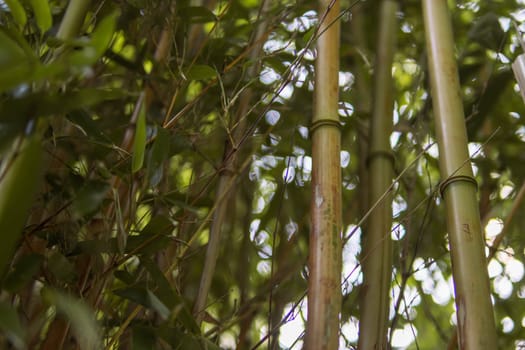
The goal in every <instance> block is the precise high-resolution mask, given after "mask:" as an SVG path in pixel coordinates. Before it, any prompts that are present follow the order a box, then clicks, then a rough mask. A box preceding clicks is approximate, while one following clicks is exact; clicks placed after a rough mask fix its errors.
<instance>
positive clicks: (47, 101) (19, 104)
mask: <svg viewBox="0 0 525 350" xmlns="http://www.w3.org/2000/svg"><path fill="white" fill-rule="evenodd" d="M123 95H124V92H123V91H121V90H102V89H82V90H77V91H69V92H66V93H63V94H61V93H49V92H38V93H33V94H31V95H28V96H24V97H22V98H16V99H6V100H4V101H1V102H0V110H1V111H3V113H2V114H1V115H0V121H2V120H5V119H9V118H13V116H35V115H38V116H39V117H44V116H48V115H56V114H62V113H68V112H70V111H73V110H76V109H80V108H83V107H89V106H92V105H95V104H97V103H99V102H102V101H106V100H112V99H118V98H120V97H122V96H123ZM19 119H20V118H19Z"/></svg>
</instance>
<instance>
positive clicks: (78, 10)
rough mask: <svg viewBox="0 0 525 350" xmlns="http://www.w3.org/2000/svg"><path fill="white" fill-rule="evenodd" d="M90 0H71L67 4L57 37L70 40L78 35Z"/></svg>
mask: <svg viewBox="0 0 525 350" xmlns="http://www.w3.org/2000/svg"><path fill="white" fill-rule="evenodd" d="M90 3H91V0H71V1H70V2H69V4H68V5H67V9H66V13H65V14H64V18H63V19H62V22H61V23H60V27H59V28H58V32H57V38H59V39H62V40H71V39H73V38H74V37H75V36H77V35H78V33H79V32H80V29H81V28H82V25H83V24H84V19H85V18H86V13H87V11H88V8H89V5H90Z"/></svg>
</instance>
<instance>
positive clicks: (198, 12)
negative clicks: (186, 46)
mask: <svg viewBox="0 0 525 350" xmlns="http://www.w3.org/2000/svg"><path fill="white" fill-rule="evenodd" d="M179 16H180V17H181V18H182V19H183V20H187V21H189V22H190V23H207V22H215V21H217V16H215V14H214V13H213V12H211V11H210V10H209V9H208V8H207V7H204V6H187V7H182V8H181V9H180V10H179Z"/></svg>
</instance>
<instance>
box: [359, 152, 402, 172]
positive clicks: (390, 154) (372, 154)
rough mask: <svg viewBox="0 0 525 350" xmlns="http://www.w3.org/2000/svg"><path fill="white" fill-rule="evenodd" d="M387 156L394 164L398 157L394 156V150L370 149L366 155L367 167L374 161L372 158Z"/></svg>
mask: <svg viewBox="0 0 525 350" xmlns="http://www.w3.org/2000/svg"><path fill="white" fill-rule="evenodd" d="M378 157H382V158H386V159H388V160H390V161H391V162H392V165H393V164H395V162H396V157H395V156H394V152H392V151H385V150H376V151H370V152H368V156H367V157H366V160H365V163H366V167H367V168H368V167H369V166H370V163H371V162H372V159H374V158H378Z"/></svg>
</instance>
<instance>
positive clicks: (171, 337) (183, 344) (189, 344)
mask: <svg viewBox="0 0 525 350" xmlns="http://www.w3.org/2000/svg"><path fill="white" fill-rule="evenodd" d="M157 334H158V335H159V336H160V337H161V338H162V339H164V340H165V341H166V342H167V343H168V344H170V345H171V348H172V349H208V350H221V348H220V347H219V346H217V345H216V344H214V343H212V342H211V341H209V340H208V339H206V338H205V337H202V336H199V335H195V334H191V333H187V332H183V331H181V330H180V329H176V328H171V327H163V326H160V327H159V328H158V330H157Z"/></svg>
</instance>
